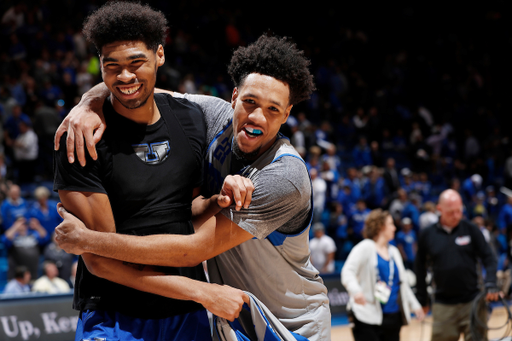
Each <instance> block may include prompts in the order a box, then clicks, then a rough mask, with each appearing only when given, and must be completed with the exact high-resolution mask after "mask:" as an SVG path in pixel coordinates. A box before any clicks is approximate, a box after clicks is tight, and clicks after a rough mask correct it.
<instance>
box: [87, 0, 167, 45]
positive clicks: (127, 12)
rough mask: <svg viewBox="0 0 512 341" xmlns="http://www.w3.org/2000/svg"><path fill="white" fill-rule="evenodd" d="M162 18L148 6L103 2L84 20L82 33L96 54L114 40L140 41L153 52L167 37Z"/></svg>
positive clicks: (159, 13)
mask: <svg viewBox="0 0 512 341" xmlns="http://www.w3.org/2000/svg"><path fill="white" fill-rule="evenodd" d="M167 29H168V27H167V19H166V18H165V15H164V14H163V13H162V12H160V11H157V10H154V9H152V8H151V7H149V6H148V5H141V4H140V3H137V2H130V1H112V2H107V3H106V4H105V5H103V6H102V7H100V8H99V9H98V10H96V11H95V12H94V13H92V14H91V15H89V16H88V17H87V18H86V19H85V21H84V27H83V34H84V36H85V38H86V39H87V40H88V41H90V42H92V43H93V44H94V46H95V47H96V49H97V50H98V52H99V53H100V54H101V49H102V48H103V46H104V45H106V44H110V43H113V42H116V41H142V42H144V43H145V44H146V47H147V48H148V49H150V50H153V51H155V52H156V50H157V49H158V46H159V45H160V44H162V45H163V44H164V42H165V37H166V34H167Z"/></svg>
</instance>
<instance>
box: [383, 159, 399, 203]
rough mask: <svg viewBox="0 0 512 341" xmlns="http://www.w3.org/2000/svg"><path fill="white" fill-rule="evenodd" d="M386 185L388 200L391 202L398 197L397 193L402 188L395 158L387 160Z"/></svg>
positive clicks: (384, 176) (385, 170) (384, 175)
mask: <svg viewBox="0 0 512 341" xmlns="http://www.w3.org/2000/svg"><path fill="white" fill-rule="evenodd" d="M382 177H383V178H384V184H385V186H386V193H387V199H388V200H389V201H390V200H391V199H392V198H394V196H395V195H396V191H397V190H398V189H399V188H400V179H399V177H398V172H397V170H396V164H395V159H394V158H388V159H387V160H386V168H385V169H384V174H383V175H382Z"/></svg>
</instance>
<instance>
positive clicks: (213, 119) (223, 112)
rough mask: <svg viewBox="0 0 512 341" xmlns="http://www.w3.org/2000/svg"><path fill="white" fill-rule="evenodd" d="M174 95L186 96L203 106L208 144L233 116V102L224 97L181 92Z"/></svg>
mask: <svg viewBox="0 0 512 341" xmlns="http://www.w3.org/2000/svg"><path fill="white" fill-rule="evenodd" d="M173 96H175V97H182V98H186V99H188V100H189V101H191V102H194V103H196V104H198V105H199V106H200V107H201V110H202V111H203V114H204V119H205V122H206V129H207V132H206V139H207V145H209V144H210V142H211V141H212V140H213V138H214V137H215V135H216V134H217V133H218V132H220V131H221V130H222V129H223V128H224V126H225V125H226V124H227V122H229V120H230V119H232V118H233V108H232V107H231V103H229V102H226V101H225V100H223V99H222V98H219V97H214V96H207V95H191V94H180V93H178V92H175V93H173Z"/></svg>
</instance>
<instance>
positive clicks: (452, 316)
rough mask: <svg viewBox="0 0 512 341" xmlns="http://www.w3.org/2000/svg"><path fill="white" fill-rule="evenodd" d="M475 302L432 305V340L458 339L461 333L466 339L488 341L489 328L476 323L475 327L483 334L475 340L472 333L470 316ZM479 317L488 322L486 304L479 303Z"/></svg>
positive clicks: (448, 340) (467, 340)
mask: <svg viewBox="0 0 512 341" xmlns="http://www.w3.org/2000/svg"><path fill="white" fill-rule="evenodd" d="M472 305H473V302H468V303H460V304H441V303H434V304H433V305H432V317H433V320H434V322H433V325H432V341H457V340H459V337H460V334H461V333H462V334H464V340H465V341H470V340H471V341H487V340H488V339H487V330H486V329H485V328H482V327H481V326H480V325H479V324H478V323H475V326H474V328H475V329H476V330H477V333H478V334H479V335H481V336H482V338H481V339H479V340H475V339H474V338H473V335H472V334H471V329H470V317H471V306H472ZM478 310H479V311H478V317H479V319H480V321H482V323H486V322H487V310H486V308H485V305H483V304H482V305H479V309H478Z"/></svg>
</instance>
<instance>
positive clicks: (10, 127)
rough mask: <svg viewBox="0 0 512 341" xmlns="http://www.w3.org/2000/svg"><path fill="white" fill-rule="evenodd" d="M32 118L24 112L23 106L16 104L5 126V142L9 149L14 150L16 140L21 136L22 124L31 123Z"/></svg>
mask: <svg viewBox="0 0 512 341" xmlns="http://www.w3.org/2000/svg"><path fill="white" fill-rule="evenodd" d="M29 120H30V117H29V116H28V115H27V114H25V113H24V112H23V109H22V107H21V105H19V104H17V103H16V104H15V105H14V106H13V107H12V113H11V115H10V116H9V117H7V119H6V120H5V124H4V141H5V145H6V147H8V148H12V145H13V143H14V140H16V138H17V137H18V135H19V134H20V122H22V121H25V122H26V121H29Z"/></svg>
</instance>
